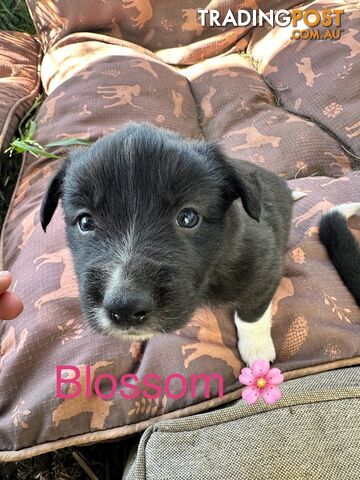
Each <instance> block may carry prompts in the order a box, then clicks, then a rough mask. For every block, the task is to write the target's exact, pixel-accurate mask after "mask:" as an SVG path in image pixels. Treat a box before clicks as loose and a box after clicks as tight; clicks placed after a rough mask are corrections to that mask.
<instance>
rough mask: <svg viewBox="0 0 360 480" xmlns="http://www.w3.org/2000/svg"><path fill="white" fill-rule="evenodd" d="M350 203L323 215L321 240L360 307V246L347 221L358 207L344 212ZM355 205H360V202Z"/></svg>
mask: <svg viewBox="0 0 360 480" xmlns="http://www.w3.org/2000/svg"><path fill="white" fill-rule="evenodd" d="M350 205H351V204H344V205H340V206H339V207H336V208H335V209H333V210H331V211H330V212H329V213H327V214H326V215H324V216H323V217H322V219H321V223H320V240H321V242H322V243H323V244H324V246H325V247H326V249H327V252H328V254H329V257H330V259H331V261H332V263H333V264H334V266H335V268H336V270H337V271H338V273H339V275H340V277H341V279H342V281H343V282H344V284H345V285H346V286H347V288H348V289H349V290H350V292H351V293H352V295H353V296H354V298H355V300H356V303H357V304H358V305H359V307H360V246H359V244H358V242H357V241H356V239H355V237H354V236H353V234H352V233H351V230H350V229H349V227H348V226H347V222H346V220H347V218H348V217H349V216H351V214H353V213H355V211H356V209H355V210H354V211H353V212H351V213H350V214H348V213H349V212H348V211H347V212H346V208H345V209H344V210H345V211H344V212H342V207H345V206H346V207H350ZM353 205H355V206H356V205H358V206H360V204H353ZM347 210H348V209H347Z"/></svg>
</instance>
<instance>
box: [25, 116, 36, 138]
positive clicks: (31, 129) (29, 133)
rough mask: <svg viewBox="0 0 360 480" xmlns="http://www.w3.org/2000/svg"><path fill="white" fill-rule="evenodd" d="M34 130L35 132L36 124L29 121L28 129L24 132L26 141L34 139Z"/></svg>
mask: <svg viewBox="0 0 360 480" xmlns="http://www.w3.org/2000/svg"><path fill="white" fill-rule="evenodd" d="M35 130H36V123H35V122H34V120H30V121H29V127H28V130H27V132H26V139H29V140H32V139H33V138H34V134H35Z"/></svg>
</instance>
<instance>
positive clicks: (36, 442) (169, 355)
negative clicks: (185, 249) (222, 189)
mask: <svg viewBox="0 0 360 480" xmlns="http://www.w3.org/2000/svg"><path fill="white" fill-rule="evenodd" d="M100 3H102V2H100V1H99V2H95V1H94V2H89V7H87V12H85V13H84V12H82V11H80V5H84V4H83V3H82V2H79V6H74V9H71V12H72V14H71V15H69V12H68V11H65V5H68V4H67V2H62V1H57V2H55V1H52V2H42V1H41V2H36V5H35V2H31V1H29V4H30V6H31V7H32V8H34V18H35V21H36V22H37V27H38V29H39V31H40V36H41V39H42V42H43V47H44V48H45V50H48V52H47V53H46V54H45V57H44V60H43V65H46V66H47V68H46V69H45V68H44V69H43V77H42V79H43V85H44V89H45V90H46V92H47V93H48V96H47V98H46V99H45V101H44V103H43V105H42V106H41V108H40V111H39V113H38V115H37V118H36V123H37V132H36V136H37V140H38V141H39V142H40V143H41V144H46V143H49V142H51V141H55V140H58V139H67V138H71V137H80V138H84V139H89V140H92V141H94V140H96V139H97V138H99V137H100V136H103V135H106V134H108V133H110V132H112V131H114V130H115V129H118V128H120V127H121V126H122V125H124V124H125V123H127V122H128V121H129V120H133V121H147V122H150V123H153V124H154V125H157V126H161V127H165V128H169V129H172V130H175V131H177V132H179V133H181V134H183V135H185V136H187V137H193V138H205V139H207V140H213V141H216V142H218V143H219V144H220V145H221V146H222V148H223V150H224V151H225V152H226V153H227V154H228V155H230V156H233V157H235V158H243V159H245V160H249V161H251V162H255V163H257V164H259V165H261V166H263V167H265V168H268V169H270V170H272V171H274V172H276V173H277V174H279V175H281V176H283V177H284V178H286V179H288V180H289V186H290V188H292V189H296V190H301V191H303V192H305V193H306V194H307V196H306V197H304V198H302V199H301V200H298V201H297V202H295V204H294V213H293V220H292V230H291V237H290V241H289V244H288V248H287V254H286V262H285V268H284V272H283V278H282V280H281V283H280V286H279V288H278V290H277V292H276V294H275V297H274V299H273V305H272V308H273V311H272V314H273V329H272V335H273V339H274V343H275V347H276V352H277V359H276V362H275V363H276V365H275V366H277V367H279V368H281V369H282V370H283V371H284V372H285V376H286V378H294V377H297V376H302V375H305V374H306V373H313V372H316V371H321V370H328V369H332V368H337V367H339V366H344V365H351V364H356V363H359V358H360V311H359V308H358V307H357V305H356V304H355V301H354V300H353V298H352V296H351V295H350V293H349V291H348V290H347V289H346V287H345V286H344V285H343V283H342V281H341V280H340V278H339V276H338V274H337V272H336V270H335V269H334V267H333V266H332V264H331V263H330V261H329V259H328V257H327V254H326V251H325V248H324V247H323V246H322V245H321V243H320V241H319V221H320V218H321V215H322V214H323V213H325V212H327V211H328V210H329V209H330V208H331V207H332V206H334V205H336V204H339V203H343V202H359V201H360V193H359V192H360V175H359V172H358V170H357V169H358V167H359V161H358V157H359V154H360V152H359V143H358V142H359V137H360V131H359V125H358V114H357V112H359V105H358V103H357V102H358V101H359V99H358V98H357V95H356V83H357V82H356V80H357V78H358V76H359V54H358V47H359V42H360V33H359V24H360V16H359V15H358V11H357V10H356V8H355V4H352V3H350V2H346V3H344V4H340V2H336V7H338V8H340V7H341V6H343V7H344V8H345V10H346V12H345V14H344V16H343V22H342V28H343V29H344V37H342V40H341V41H327V43H325V41H305V40H304V41H296V42H295V41H293V42H288V40H287V39H286V41H284V36H283V35H280V32H279V31H278V30H277V29H276V28H274V29H273V30H266V31H264V29H257V28H254V29H252V30H251V31H249V32H248V33H247V34H245V35H248V36H247V38H246V42H245V44H244V46H242V47H240V48H239V50H243V49H244V48H246V46H247V45H249V48H248V49H247V50H246V55H245V54H239V53H235V52H234V51H232V50H231V49H232V48H233V46H234V45H236V44H237V41H238V40H239V39H242V38H244V36H243V34H242V33H241V34H239V36H238V37H236V39H235V40H234V39H233V40H232V43H231V45H230V44H227V43H226V42H227V40H224V44H223V45H224V47H223V50H222V52H227V53H228V54H227V55H223V56H216V55H217V53H220V52H219V51H217V52H216V53H214V48H215V46H216V45H217V47H216V48H219V42H218V37H217V35H221V34H223V35H224V36H226V35H228V34H229V35H230V34H231V35H233V34H234V35H235V33H231V31H229V32H228V33H226V35H225V33H219V32H217V30H216V29H215V30H214V31H211V32H210V31H207V32H203V31H200V29H199V28H198V27H196V24H195V22H194V17H193V13H191V8H195V7H193V6H191V7H190V6H189V5H190V4H191V2H176V7H175V4H174V2H159V7H158V3H156V6H155V2H153V1H150V2H146V1H144V0H142V1H140V2H138V3H137V2H133V1H131V2H128V1H123V2H121V8H119V10H116V9H115V7H114V10H112V8H113V6H110V7H109V6H107V7H106V8H107V10H106V12H107V14H109V12H110V13H111V15H112V17H111V19H110V23H106V22H108V20H109V19H107V20H106V22H105V19H104V18H105V17H104V16H102V15H105V13H104V12H105V6H104V10H101V9H100V8H99V5H100ZM107 3H111V2H107ZM237 3H238V2H237ZM257 3H258V2H242V4H241V8H243V4H244V5H245V4H246V6H249V7H250V8H253V6H254V5H255V4H257ZM95 4H96V6H97V7H96V8H97V9H98V10H97V11H98V12H101V13H100V17H99V16H98V18H97V20H95V19H91V18H90V13H91V12H92V11H93V10H92V9H93V8H95V7H94V5H95ZM160 4H161V5H162V6H163V7H164V8H162V9H161V7H160ZM253 4H254V5H253ZM146 5H147V6H146ZM166 5H167V7H166ZM170 5H171V7H170ZM204 5H205V3H204ZM276 5H277V4H276ZM315 5H316V8H322V7H323V6H325V5H328V3H325V2H317V3H315ZM331 5H332V4H331ZM334 5H335V4H334ZM178 6H179V7H178ZM138 7H139V8H138ZM165 7H166V8H165ZM158 8H159V10H158ZM178 8H180V10H186V12H183V13H179V11H178ZM304 8H306V7H304ZM69 10H70V9H69ZM115 10H116V13H115ZM160 11H161V12H162V13H161V14H160V13H159V12H160ZM164 12H165V13H164ZM169 12H170V13H169ZM171 12H172V13H171ZM170 14H171V15H173V16H171V15H170ZM81 15H83V16H84V18H82V17H81ZM80 18H82V20H81V21H80ZM99 18H100V19H104V25H105V24H106V26H105V27H104V29H102V27H101V28H99V27H97V28H96V29H95V24H96V25H100V23H101V22H100V20H99ZM174 18H176V19H177V23H174ZM113 19H114V21H113V22H112V20H113ZM165 20H166V21H165ZM81 22H83V23H81ZM92 22H93V23H92ZM165 25H166V28H173V30H170V32H172V33H170V34H168V35H167V36H165V35H163V36H161V35H160V34H155V31H156V32H158V31H162V30H161V29H165ZM184 25H185V26H184ZM155 27H156V28H155ZM182 27H183V28H182ZM191 28H193V30H192V29H191ZM151 29H154V33H153V34H151ZM74 32H84V33H82V34H81V35H80V34H79V35H74ZM86 32H89V33H86ZM91 32H93V33H91ZM94 32H95V33H94ZM149 32H150V33H149ZM226 32H227V31H226ZM349 32H350V35H349ZM104 33H107V34H108V35H109V36H105V35H103V34H104ZM236 34H237V35H238V32H237V33H236ZM151 35H153V36H151ZM211 35H213V37H212V36H211ZM140 37H141V38H140ZM145 37H146V38H145ZM146 39H147V40H146ZM214 39H216V41H215V40H214ZM119 40H121V42H120V41H119ZM123 40H124V42H125V41H126V43H124V42H123ZM135 40H136V41H137V43H138V45H131V44H130V43H129V42H132V41H135ZM145 40H146V41H145ZM212 40H214V41H213V43H212ZM56 42H57V43H56ZM166 42H168V43H166ZM264 42H266V44H267V49H266V50H265V49H264V48H262V47H261V45H264ZM179 43H181V44H182V45H184V46H186V49H187V50H186V54H184V55H185V57H186V55H187V56H188V57H186V58H187V60H186V62H185V63H186V65H187V66H186V67H185V68H184V67H182V68H177V67H175V66H174V65H175V63H179V64H182V62H183V58H185V57H182V56H181V55H180V54H179V57H178V59H179V60H178V62H175V61H174V62H167V61H166V60H165V61H164V58H165V57H163V58H162V57H161V55H158V53H156V51H157V50H159V49H163V51H164V50H166V49H173V52H178V48H180V47H178V44H179ZM144 45H145V47H146V49H148V50H145V49H144ZM150 47H151V48H150ZM50 48H51V51H50V50H49V49H50ZM149 50H151V51H149ZM190 54H191V55H193V57H192V60H191V61H190V60H189V55H190ZM172 58H175V57H174V56H173V57H172ZM201 59H202V61H200V60H201ZM169 63H172V65H169ZM45 70H46V71H45ZM55 152H57V153H62V154H63V155H66V152H65V151H60V149H58V150H55ZM59 162H60V161H59V160H49V159H45V158H35V157H33V156H31V155H27V156H26V157H25V161H24V165H23V171H22V176H21V179H20V182H19V185H18V188H17V192H16V195H15V197H14V200H13V202H12V206H11V209H10V212H9V216H8V220H7V223H6V225H5V229H4V238H3V266H4V268H6V269H10V270H11V271H12V273H13V276H14V282H13V286H12V288H13V290H14V291H15V292H16V293H17V294H18V295H19V296H20V297H21V298H22V299H23V301H24V304H25V309H24V312H23V313H22V314H21V316H20V317H19V318H18V319H17V320H16V321H13V322H2V323H1V327H0V329H1V330H0V331H1V335H0V358H1V361H0V412H1V416H0V450H2V453H0V460H10V459H19V458H25V457H27V456H32V455H34V454H39V453H42V452H45V451H49V450H52V449H56V448H60V447H63V446H66V445H72V444H85V443H89V442H93V441H99V440H104V439H111V438H119V437H121V436H125V435H129V434H131V433H134V432H137V431H142V430H143V429H145V428H146V427H147V426H148V425H149V424H150V423H151V422H154V421H157V420H158V419H159V418H160V417H162V416H164V415H165V416H168V417H176V416H182V415H189V414H193V413H197V412H200V411H203V410H206V409H209V408H214V407H216V406H218V405H220V404H221V403H225V402H229V401H231V400H234V399H236V398H239V397H240V385H239V383H238V379H237V377H238V374H239V371H240V369H241V367H242V363H241V359H240V357H239V354H238V351H237V345H236V344H237V339H236V332H235V325H234V322H233V318H232V312H229V311H223V310H220V309H214V310H199V311H197V312H196V314H195V315H194V316H193V318H192V320H191V321H190V323H189V324H188V325H187V327H186V328H184V329H182V330H179V331H177V332H175V333H174V334H171V335H166V336H163V337H161V336H159V337H156V338H154V339H152V340H150V341H148V342H146V343H145V342H144V343H141V342H128V341H125V340H118V339H112V338H109V337H104V336H101V335H98V334H96V333H94V332H92V331H90V329H89V327H88V326H87V324H86V323H85V322H84V321H83V318H82V315H81V311H80V306H79V300H78V287H77V282H76V279H75V276H74V271H73V266H72V260H71V256H70V253H69V250H68V248H67V246H66V240H65V232H64V223H63V219H62V213H61V210H60V209H58V210H57V211H56V213H55V215H54V219H53V220H52V222H51V224H50V225H49V227H48V231H47V233H46V235H45V234H44V233H43V231H42V229H41V226H40V224H39V207H40V203H41V200H42V196H43V194H44V191H45V189H46V187H47V185H48V182H49V179H50V178H51V175H52V174H53V173H54V172H55V170H56V168H57V167H58V165H59ZM349 225H350V227H351V228H352V231H353V233H354V234H355V235H356V237H357V238H358V239H359V241H360V219H359V216H355V217H353V218H352V219H350V220H349ZM59 364H61V365H76V366H77V367H78V368H79V371H80V380H79V381H80V384H82V385H83V386H84V385H85V383H86V375H87V372H88V371H89V370H90V372H91V374H92V375H95V376H97V375H100V374H101V373H110V374H112V375H114V376H115V378H120V377H121V376H122V375H124V374H125V373H136V375H137V376H138V377H139V379H143V378H144V376H145V375H146V374H149V373H157V374H159V375H160V377H161V379H162V380H164V379H165V378H167V377H168V376H169V375H170V374H172V373H180V374H181V375H183V376H184V377H185V378H186V379H190V377H191V375H192V374H201V373H203V374H208V375H210V374H211V373H214V372H216V373H219V374H220V375H221V376H222V377H223V380H224V397H223V398H221V399H220V398H218V397H217V395H216V389H215V388H212V389H211V391H210V398H209V399H206V398H205V397H204V392H203V391H201V390H198V391H197V392H196V394H195V396H194V397H192V396H191V395H190V392H188V393H187V394H186V395H185V396H184V397H182V398H178V399H175V398H171V397H169V396H167V395H166V394H164V393H162V394H161V396H160V397H159V398H156V399H147V398H144V397H142V396H139V397H138V398H134V399H132V400H126V399H123V398H121V397H119V396H115V397H114V398H112V399H110V400H101V399H99V398H98V397H96V396H95V395H91V396H90V398H86V397H85V396H82V397H79V398H74V399H59V398H57V397H56V394H55V367H56V365H59ZM87 366H89V367H87ZM71 374H72V372H71V370H69V372H68V375H71ZM175 383H176V382H175ZM174 385H175V384H174ZM70 388H71V387H70ZM174 388H175V387H174Z"/></svg>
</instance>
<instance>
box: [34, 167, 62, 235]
mask: <svg viewBox="0 0 360 480" xmlns="http://www.w3.org/2000/svg"><path fill="white" fill-rule="evenodd" d="M66 164H67V162H65V163H64V165H63V166H62V167H60V169H59V170H58V171H57V172H56V174H55V176H54V177H53V178H52V180H51V182H50V184H49V186H48V189H47V191H46V193H45V196H44V198H43V201H42V204H41V208H40V223H41V226H42V228H43V230H44V232H46V227H47V226H48V225H49V223H50V220H51V219H52V216H53V215H54V212H55V210H56V207H57V205H58V203H59V199H60V197H61V195H62V188H63V182H64V177H65V173H66V167H67V165H66Z"/></svg>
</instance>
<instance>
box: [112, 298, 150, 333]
mask: <svg viewBox="0 0 360 480" xmlns="http://www.w3.org/2000/svg"><path fill="white" fill-rule="evenodd" d="M104 307H105V308H106V310H107V311H108V314H109V317H110V319H111V321H112V322H114V323H117V324H119V325H121V324H127V325H139V324H141V323H143V322H144V321H145V320H146V319H147V318H148V317H149V315H150V313H151V311H152V309H153V307H154V302H153V299H152V298H151V296H150V295H149V294H148V293H146V292H139V291H131V292H127V293H126V294H125V295H122V296H121V297H118V298H112V299H106V298H105V300H104Z"/></svg>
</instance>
